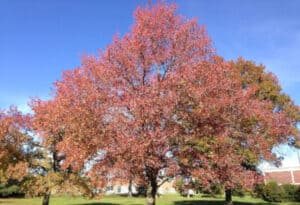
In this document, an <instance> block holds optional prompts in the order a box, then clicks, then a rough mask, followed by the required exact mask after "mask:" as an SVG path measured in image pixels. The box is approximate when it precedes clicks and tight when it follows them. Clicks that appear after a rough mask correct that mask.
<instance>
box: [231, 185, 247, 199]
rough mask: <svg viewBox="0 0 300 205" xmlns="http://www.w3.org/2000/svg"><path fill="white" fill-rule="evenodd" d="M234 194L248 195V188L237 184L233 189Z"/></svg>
mask: <svg viewBox="0 0 300 205" xmlns="http://www.w3.org/2000/svg"><path fill="white" fill-rule="evenodd" d="M232 195H233V196H239V197H244V196H246V190H245V189H244V188H243V187H242V186H237V187H235V188H234V189H232Z"/></svg>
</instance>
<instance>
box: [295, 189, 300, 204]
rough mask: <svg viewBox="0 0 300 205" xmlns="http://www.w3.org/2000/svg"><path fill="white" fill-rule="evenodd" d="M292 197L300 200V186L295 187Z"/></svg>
mask: <svg viewBox="0 0 300 205" xmlns="http://www.w3.org/2000/svg"><path fill="white" fill-rule="evenodd" d="M294 197H295V201H300V186H298V187H297V189H296V191H295V196H294Z"/></svg>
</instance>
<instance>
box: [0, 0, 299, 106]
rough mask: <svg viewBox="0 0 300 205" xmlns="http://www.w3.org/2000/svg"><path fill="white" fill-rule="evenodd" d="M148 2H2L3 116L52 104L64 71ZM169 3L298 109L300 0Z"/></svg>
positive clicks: (227, 55)
mask: <svg viewBox="0 0 300 205" xmlns="http://www.w3.org/2000/svg"><path fill="white" fill-rule="evenodd" d="M147 2H148V0H144V1H142V0H130V1H123V0H106V1H104V0H102V1H100V0H88V1H85V0H51V1H50V0H45V1H38V0H26V1H21V0H0V28H1V31H0V109H5V108H7V107H8V106H9V105H11V104H14V105H17V106H19V107H20V108H21V109H23V110H25V111H28V109H27V107H26V104H27V102H28V101H29V99H30V97H40V98H42V99H47V98H49V95H50V94H51V87H52V84H53V82H54V81H55V80H58V79H59V78H60V76H61V72H62V71H63V70H68V69H73V68H74V67H76V66H78V65H80V56H82V55H84V54H95V53H97V50H98V49H104V48H105V46H106V45H107V44H109V43H110V42H111V40H112V37H113V35H114V34H116V33H120V34H124V33H125V32H127V31H129V29H130V27H131V25H132V23H133V18H132V14H133V11H134V9H135V8H136V6H137V5H139V4H141V5H145V4H147ZM152 2H155V1H152ZM172 2H176V3H177V4H178V6H179V11H178V12H179V13H181V14H183V15H185V16H188V17H197V18H198V20H199V22H200V23H201V24H205V25H206V27H207V30H208V33H209V35H210V36H211V38H212V40H213V43H214V47H215V48H216V49H217V51H218V53H219V54H220V55H222V56H224V57H225V58H226V59H228V60H229V59H236V58H237V57H239V56H243V57H244V58H246V59H250V60H253V61H256V62H258V63H262V64H265V65H266V68H267V70H269V71H272V72H273V73H275V74H276V75H277V77H278V78H279V81H280V83H281V84H282V87H283V91H284V92H286V93H288V94H289V95H290V96H291V97H292V98H293V99H294V100H295V102H296V103H297V104H300V92H299V91H298V88H299V87H300V21H299V19H300V12H299V9H300V1H297V0H289V1H284V0H264V1H262V0H243V1H241V0H210V1H207V0H175V1H172Z"/></svg>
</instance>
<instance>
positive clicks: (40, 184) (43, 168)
mask: <svg viewBox="0 0 300 205" xmlns="http://www.w3.org/2000/svg"><path fill="white" fill-rule="evenodd" d="M31 106H32V108H33V111H34V115H33V117H32V119H31V129H32V131H33V132H35V133H37V134H39V136H40V138H39V139H37V140H36V144H35V147H34V148H33V151H34V152H33V153H34V157H33V158H32V160H31V161H30V169H31V174H30V175H29V176H28V177H27V179H26V181H25V182H24V184H23V189H24V190H25V192H26V194H27V195H29V196H43V201H42V204H43V205H48V204H49V200H50V195H51V192H53V191H55V192H57V193H65V194H66V193H67V194H77V195H78V194H83V195H85V196H91V195H92V194H93V193H92V187H91V186H90V184H89V180H88V179H86V178H84V177H82V173H81V172H80V171H82V169H83V168H82V169H80V170H77V171H76V172H74V171H73V170H72V167H71V166H70V167H68V168H67V169H62V168H61V164H62V161H63V160H65V154H64V153H61V152H59V150H58V148H57V145H58V143H59V142H61V141H62V140H63V137H64V129H63V125H62V124H60V123H61V120H59V118H58V117H57V113H56V112H55V111H57V109H56V107H55V104H54V103H53V101H48V102H42V101H40V100H33V101H32V102H31ZM49 121H51V123H52V124H51V125H52V126H47V124H46V123H45V122H49Z"/></svg>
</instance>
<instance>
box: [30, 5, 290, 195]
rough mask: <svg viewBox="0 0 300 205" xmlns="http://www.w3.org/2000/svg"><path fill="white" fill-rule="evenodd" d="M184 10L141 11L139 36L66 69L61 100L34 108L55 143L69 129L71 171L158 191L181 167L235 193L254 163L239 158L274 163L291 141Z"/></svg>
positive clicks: (63, 146) (281, 122)
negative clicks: (275, 151) (138, 182)
mask: <svg viewBox="0 0 300 205" xmlns="http://www.w3.org/2000/svg"><path fill="white" fill-rule="evenodd" d="M175 10H176V7H175V6H174V5H173V4H171V5H169V4H162V3H159V4H157V5H154V6H153V7H147V8H138V9H137V10H136V12H135V24H134V26H133V27H132V30H131V32H130V33H128V34H125V35H124V37H122V38H118V37H116V38H115V39H114V40H113V42H112V43H111V44H110V45H109V46H108V47H107V48H106V50H105V51H103V52H102V53H101V54H100V56H99V57H85V58H84V59H83V62H82V66H80V67H79V68H77V69H75V70H72V71H67V72H65V73H64V75H63V78H62V80H61V81H59V82H57V83H56V84H55V85H56V93H55V98H54V99H53V100H50V101H46V102H42V101H36V102H35V103H33V109H34V111H35V117H34V122H33V123H34V125H35V127H36V128H35V129H36V130H37V132H39V133H40V134H41V135H42V136H43V137H44V138H45V139H46V141H47V140H51V138H52V137H53V134H54V133H59V132H63V138H62V140H61V141H60V142H59V143H58V148H59V149H60V151H61V152H63V153H65V154H66V156H67V158H66V160H65V162H64V166H65V167H69V166H72V167H73V169H80V168H82V167H83V166H84V165H85V164H86V163H88V168H89V170H90V172H89V174H90V176H91V177H93V178H94V179H95V181H96V182H100V183H101V185H103V184H104V183H105V181H106V180H109V179H111V178H113V177H121V178H128V179H132V178H138V179H142V180H143V181H145V182H147V183H149V184H150V187H151V189H149V190H152V192H153V193H154V194H155V193H156V190H157V180H158V178H159V176H160V170H164V173H166V175H168V176H174V175H175V174H177V173H178V171H179V168H180V167H181V168H183V171H185V172H190V173H192V174H194V175H195V176H198V177H201V178H202V179H203V180H206V181H209V180H211V179H213V178H214V177H215V176H217V175H219V176H218V179H220V180H223V178H224V180H223V182H224V183H225V182H226V186H227V184H228V186H231V185H232V184H233V183H235V182H231V181H230V180H225V178H226V177H228V178H231V177H232V176H233V175H235V176H236V174H237V173H241V169H242V168H241V167H240V164H241V162H242V161H243V160H245V159H248V158H247V157H246V156H244V155H243V152H240V153H239V152H238V151H243V150H251V153H252V154H253V156H255V157H260V156H263V157H266V158H268V159H269V158H271V157H272V156H271V153H270V149H271V147H272V146H273V145H274V144H277V143H279V142H281V141H282V140H284V139H285V136H287V135H288V134H289V132H290V130H289V122H288V121H287V119H286V118H285V116H284V115H283V114H275V113H273V112H272V110H271V109H270V108H271V106H269V104H268V103H266V102H262V101H259V100H256V99H255V98H254V97H253V93H254V91H255V88H249V89H247V90H243V89H242V86H241V83H240V81H239V80H238V77H237V73H236V70H235V69H233V68H232V66H231V64H230V63H227V62H225V61H224V60H223V59H222V58H220V57H218V56H217V55H216V54H215V52H214V49H213V48H212V47H211V44H210V39H209V38H208V36H207V34H206V31H205V29H204V27H203V26H199V25H198V24H197V23H196V21H195V20H188V19H185V18H183V17H181V16H179V15H176V14H175ZM242 145H243V146H242ZM201 149H202V150H201ZM212 167H218V170H223V171H221V172H217V171H216V170H214V169H212ZM227 170H228V171H227ZM243 173H247V172H243ZM223 175H224V176H223ZM236 179H240V178H237V177H234V180H236ZM153 190H154V191H153ZM153 193H149V194H152V195H153Z"/></svg>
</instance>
